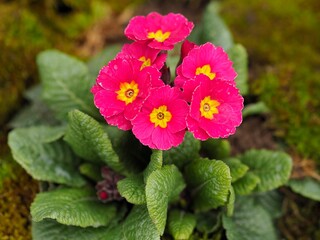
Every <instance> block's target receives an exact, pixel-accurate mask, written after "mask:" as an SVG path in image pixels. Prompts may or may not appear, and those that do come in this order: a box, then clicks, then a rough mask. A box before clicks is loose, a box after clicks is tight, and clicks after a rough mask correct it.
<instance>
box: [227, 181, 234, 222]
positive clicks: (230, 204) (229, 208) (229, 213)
mask: <svg viewBox="0 0 320 240" xmlns="http://www.w3.org/2000/svg"><path fill="white" fill-rule="evenodd" d="M235 201H236V193H235V192H234V189H233V187H232V186H231V188H230V194H229V199H228V203H227V206H226V207H227V216H228V217H231V216H232V215H233V211H234V203H235Z"/></svg>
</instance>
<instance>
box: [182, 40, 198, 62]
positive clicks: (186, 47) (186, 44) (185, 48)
mask: <svg viewBox="0 0 320 240" xmlns="http://www.w3.org/2000/svg"><path fill="white" fill-rule="evenodd" d="M195 47H198V46H197V45H196V44H195V43H193V42H190V41H189V40H187V39H186V40H184V41H183V43H182V44H181V60H183V59H184V58H185V57H186V56H187V55H188V54H189V52H190V51H191V50H192V49H194V48H195Z"/></svg>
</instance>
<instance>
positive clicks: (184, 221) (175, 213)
mask: <svg viewBox="0 0 320 240" xmlns="http://www.w3.org/2000/svg"><path fill="white" fill-rule="evenodd" d="M195 226H196V218H195V216H194V215H192V214H191V213H186V212H184V211H179V210H171V211H170V213H169V217H168V231H169V233H170V234H171V235H172V236H173V238H174V239H189V237H190V235H191V234H192V232H193V229H194V228H195Z"/></svg>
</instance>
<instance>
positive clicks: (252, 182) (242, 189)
mask: <svg viewBox="0 0 320 240" xmlns="http://www.w3.org/2000/svg"><path fill="white" fill-rule="evenodd" d="M259 183H260V178H259V177H258V176H257V175H256V174H254V173H252V172H247V173H246V175H244V176H243V177H242V178H240V179H238V180H237V181H236V182H234V183H233V184H232V186H233V188H234V192H235V193H236V194H237V195H247V194H250V193H252V192H253V190H254V189H255V188H256V187H257V185H258V184H259Z"/></svg>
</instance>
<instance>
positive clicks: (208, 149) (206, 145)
mask: <svg viewBox="0 0 320 240" xmlns="http://www.w3.org/2000/svg"><path fill="white" fill-rule="evenodd" d="M201 152H203V154H204V155H205V156H206V157H208V158H210V159H220V160H221V159H224V158H228V157H229V156H230V153H231V146H230V143H229V141H228V140H225V139H213V138H210V139H208V140H206V141H203V142H201Z"/></svg>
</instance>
